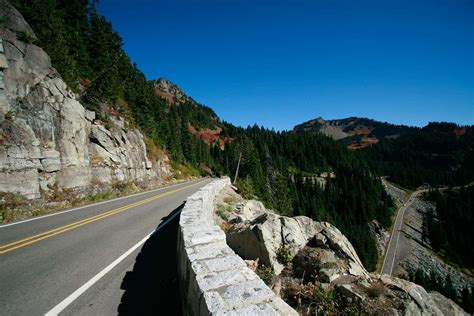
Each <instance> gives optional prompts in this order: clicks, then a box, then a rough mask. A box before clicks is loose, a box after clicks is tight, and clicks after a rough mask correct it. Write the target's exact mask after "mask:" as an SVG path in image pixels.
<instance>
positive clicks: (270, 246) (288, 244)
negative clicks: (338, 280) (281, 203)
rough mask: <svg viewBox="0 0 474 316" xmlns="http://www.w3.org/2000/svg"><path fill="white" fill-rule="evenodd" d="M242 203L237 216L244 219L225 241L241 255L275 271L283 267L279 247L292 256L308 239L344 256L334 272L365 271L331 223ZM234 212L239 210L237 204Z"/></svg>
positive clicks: (277, 272)
mask: <svg viewBox="0 0 474 316" xmlns="http://www.w3.org/2000/svg"><path fill="white" fill-rule="evenodd" d="M243 205H244V207H242V209H243V210H244V211H243V212H242V213H243V214H245V217H244V216H241V215H238V216H239V218H240V219H241V220H242V219H244V220H243V221H242V222H240V223H239V224H236V225H234V226H233V227H232V229H231V230H229V232H228V233H227V242H228V244H229V246H230V247H231V248H232V249H234V251H236V252H237V253H238V254H239V255H240V256H242V257H243V258H244V259H250V260H254V259H256V258H259V260H260V262H261V263H263V264H265V265H267V266H270V267H272V268H273V269H274V271H275V273H276V274H279V273H280V272H281V271H282V270H283V268H284V265H283V264H282V263H281V262H280V261H279V260H278V257H279V255H278V253H279V251H282V250H281V249H282V247H284V248H286V249H288V251H289V253H290V255H291V258H293V257H294V256H295V255H296V254H297V253H298V252H299V251H300V250H301V249H302V248H303V247H305V246H306V245H307V244H308V242H310V241H311V242H313V243H315V244H317V245H319V246H320V247H322V248H326V249H331V250H332V251H335V252H337V253H338V255H340V256H342V257H344V258H345V259H346V260H347V262H348V265H347V267H346V269H345V270H344V271H342V270H341V271H339V270H337V271H338V272H336V273H340V274H341V275H342V274H343V273H348V274H351V275H357V276H367V275H368V274H367V272H366V271H365V269H364V268H363V265H362V262H361V261H360V259H359V256H358V255H357V253H356V252H355V250H354V247H353V246H352V244H351V243H350V242H349V240H348V239H347V238H346V237H345V236H344V235H343V234H342V233H341V232H340V231H339V230H338V229H337V228H336V227H334V226H333V225H331V224H329V223H325V222H315V221H313V220H311V219H310V218H309V217H306V216H297V217H286V216H280V215H277V214H274V213H273V212H271V211H270V212H268V211H266V210H265V209H264V208H263V205H262V204H261V203H260V202H257V201H246V202H244V203H243ZM262 208H263V209H262ZM236 212H237V213H239V209H238V208H237V211H236ZM326 272H327V273H328V274H330V273H332V271H326ZM323 273H324V272H323Z"/></svg>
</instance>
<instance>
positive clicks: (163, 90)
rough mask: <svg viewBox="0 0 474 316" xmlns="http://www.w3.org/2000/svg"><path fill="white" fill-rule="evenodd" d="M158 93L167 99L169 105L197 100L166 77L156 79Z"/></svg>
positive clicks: (156, 91)
mask: <svg viewBox="0 0 474 316" xmlns="http://www.w3.org/2000/svg"><path fill="white" fill-rule="evenodd" d="M154 86H155V93H156V95H158V96H160V97H162V98H164V99H166V100H167V102H168V104H169V105H178V104H181V103H185V102H191V103H194V102H195V101H194V100H193V99H192V98H191V97H189V96H188V95H186V94H185V93H184V92H183V90H182V89H181V88H180V87H179V86H178V85H177V84H174V83H172V82H171V81H169V80H168V79H165V78H160V79H158V80H155V81H154Z"/></svg>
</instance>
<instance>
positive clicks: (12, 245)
mask: <svg viewBox="0 0 474 316" xmlns="http://www.w3.org/2000/svg"><path fill="white" fill-rule="evenodd" d="M203 181H205V180H202V181H199V182H196V183H193V184H190V185H187V186H184V187H181V188H178V189H174V190H171V191H167V192H165V193H161V194H158V195H155V196H152V197H149V198H146V199H144V200H141V201H138V202H135V203H132V204H128V205H125V206H122V207H120V208H117V209H113V210H111V211H108V212H105V213H101V214H99V215H94V216H90V217H87V218H85V219H82V220H80V221H77V222H74V223H71V224H68V225H64V226H61V227H58V228H55V229H52V230H49V231H46V232H44V233H41V234H37V235H34V236H31V237H28V238H25V239H21V240H18V241H15V242H12V243H10V244H7V245H3V246H0V254H4V253H7V252H10V251H13V250H16V249H18V248H22V247H25V246H28V245H31V244H34V243H37V242H39V241H41V240H43V239H47V238H50V237H53V236H56V235H59V234H62V233H64V232H67V231H69V230H72V229H75V228H78V227H81V226H84V225H87V224H90V223H93V222H96V221H99V220H102V219H104V218H107V217H109V216H112V215H115V214H119V213H121V212H124V211H126V210H129V209H131V208H134V207H137V206H140V205H143V204H146V203H149V202H151V201H154V200H157V199H159V198H162V197H165V196H168V195H171V194H174V193H176V192H179V191H182V190H184V189H187V188H189V187H191V186H194V185H197V184H200V183H201V182H203Z"/></svg>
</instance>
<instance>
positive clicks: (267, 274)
mask: <svg viewBox="0 0 474 316" xmlns="http://www.w3.org/2000/svg"><path fill="white" fill-rule="evenodd" d="M255 273H256V274H257V275H258V277H259V278H260V279H262V281H263V282H265V284H266V285H268V286H270V284H271V283H272V280H273V278H274V277H275V271H273V269H272V267H267V266H266V265H264V264H260V265H259V266H258V268H257V270H256V271H255Z"/></svg>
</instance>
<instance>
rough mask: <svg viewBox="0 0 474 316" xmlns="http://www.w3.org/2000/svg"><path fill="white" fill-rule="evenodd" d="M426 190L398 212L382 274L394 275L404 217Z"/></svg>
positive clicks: (413, 195) (414, 194)
mask: <svg viewBox="0 0 474 316" xmlns="http://www.w3.org/2000/svg"><path fill="white" fill-rule="evenodd" d="M425 191H426V190H419V191H415V192H413V194H412V195H411V196H410V198H409V199H408V201H406V202H405V203H404V204H403V205H402V207H400V209H399V210H398V213H397V217H396V218H395V223H394V225H393V229H392V235H391V236H390V241H389V242H388V247H387V250H386V251H385V258H384V260H383V264H382V269H381V270H380V274H388V275H392V273H393V269H394V267H395V266H396V262H397V252H398V242H399V240H400V233H401V230H402V225H403V217H404V215H405V211H406V210H407V208H409V207H410V205H411V204H412V203H413V201H414V200H415V198H416V197H417V196H418V195H419V194H420V193H421V192H425Z"/></svg>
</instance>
